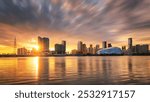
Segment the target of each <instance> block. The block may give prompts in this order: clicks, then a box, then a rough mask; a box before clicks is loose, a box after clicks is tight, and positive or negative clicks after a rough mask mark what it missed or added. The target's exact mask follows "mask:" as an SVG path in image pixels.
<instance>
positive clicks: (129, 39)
mask: <svg viewBox="0 0 150 102" xmlns="http://www.w3.org/2000/svg"><path fill="white" fill-rule="evenodd" d="M128 48H129V49H131V48H132V38H128Z"/></svg>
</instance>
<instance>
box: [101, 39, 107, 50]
mask: <svg viewBox="0 0 150 102" xmlns="http://www.w3.org/2000/svg"><path fill="white" fill-rule="evenodd" d="M102 48H103V49H104V48H107V42H106V41H103V42H102Z"/></svg>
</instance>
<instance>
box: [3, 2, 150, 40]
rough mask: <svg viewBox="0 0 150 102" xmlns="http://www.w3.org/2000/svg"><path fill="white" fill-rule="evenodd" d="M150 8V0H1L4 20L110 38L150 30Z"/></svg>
mask: <svg viewBox="0 0 150 102" xmlns="http://www.w3.org/2000/svg"><path fill="white" fill-rule="evenodd" d="M149 10H150V1H149V0H0V23H4V24H8V25H12V26H16V25H29V26H31V28H39V29H42V28H44V29H46V30H49V31H51V30H54V31H60V32H61V31H63V32H66V33H69V34H75V36H88V35H90V34H95V38H94V37H93V39H96V38H97V37H99V35H100V36H101V37H102V38H104V39H106V38H109V37H110V35H111V34H116V35H117V34H121V33H124V32H127V31H128V30H129V31H130V30H136V29H149V28H150V15H149ZM82 34H83V35H82Z"/></svg>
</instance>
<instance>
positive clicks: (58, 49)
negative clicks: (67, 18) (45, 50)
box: [55, 44, 64, 54]
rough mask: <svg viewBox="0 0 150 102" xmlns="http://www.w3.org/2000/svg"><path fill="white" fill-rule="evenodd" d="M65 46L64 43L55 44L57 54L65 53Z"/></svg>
mask: <svg viewBox="0 0 150 102" xmlns="http://www.w3.org/2000/svg"><path fill="white" fill-rule="evenodd" d="M63 48H64V46H63V45H62V44H55V53H56V54H63Z"/></svg>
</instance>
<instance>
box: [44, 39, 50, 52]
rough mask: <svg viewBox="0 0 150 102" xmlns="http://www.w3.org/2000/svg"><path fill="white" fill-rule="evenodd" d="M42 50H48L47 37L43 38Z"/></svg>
mask: <svg viewBox="0 0 150 102" xmlns="http://www.w3.org/2000/svg"><path fill="white" fill-rule="evenodd" d="M43 51H44V52H48V51H49V38H45V37H44V38H43Z"/></svg>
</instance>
